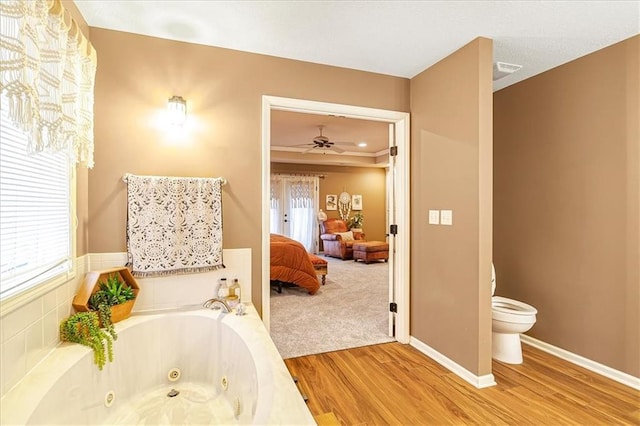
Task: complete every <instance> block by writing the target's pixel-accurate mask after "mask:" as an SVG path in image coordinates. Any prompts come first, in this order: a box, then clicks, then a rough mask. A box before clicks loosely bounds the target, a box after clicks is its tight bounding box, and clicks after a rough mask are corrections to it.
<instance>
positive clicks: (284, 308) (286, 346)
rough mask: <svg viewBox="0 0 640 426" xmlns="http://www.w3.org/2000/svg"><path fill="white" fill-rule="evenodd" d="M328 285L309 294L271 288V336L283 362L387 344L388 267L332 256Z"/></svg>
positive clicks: (302, 291)
mask: <svg viewBox="0 0 640 426" xmlns="http://www.w3.org/2000/svg"><path fill="white" fill-rule="evenodd" d="M321 257H322V258H323V259H325V260H327V261H328V262H329V273H328V274H327V283H326V284H325V285H324V286H321V288H320V290H319V291H318V292H317V293H316V294H314V295H313V296H310V295H309V294H308V293H307V292H306V291H305V290H304V289H301V288H299V287H284V288H283V290H282V294H278V293H277V292H276V291H275V290H274V289H273V288H272V290H271V338H272V339H273V341H274V342H275V344H276V347H277V348H278V351H279V352H280V355H281V356H282V358H284V359H287V358H294V357H298V356H303V355H310V354H316V353H323V352H330V351H336V350H340V349H347V348H355V347H359V346H366V345H373V344H377V343H386V342H391V341H394V340H395V339H394V338H392V337H389V336H387V333H388V328H389V325H388V318H389V285H388V280H389V264H388V263H370V264H368V265H367V264H364V263H362V262H358V263H356V262H353V261H352V260H345V261H343V260H340V259H334V258H330V257H323V256H322V255H321Z"/></svg>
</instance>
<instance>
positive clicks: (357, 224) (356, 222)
mask: <svg viewBox="0 0 640 426" xmlns="http://www.w3.org/2000/svg"><path fill="white" fill-rule="evenodd" d="M363 224H364V215H363V214H362V213H360V212H358V213H356V214H355V215H354V216H353V217H352V218H350V219H349V223H348V225H349V228H350V229H351V230H352V231H354V232H362V225H363Z"/></svg>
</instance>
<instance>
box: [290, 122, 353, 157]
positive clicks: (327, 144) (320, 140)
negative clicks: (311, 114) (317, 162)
mask: <svg viewBox="0 0 640 426" xmlns="http://www.w3.org/2000/svg"><path fill="white" fill-rule="evenodd" d="M323 128H324V126H322V125H320V126H318V129H320V134H319V135H318V136H316V137H315V138H313V139H312V142H311V143H306V144H301V145H298V146H310V147H309V149H306V150H304V151H303V152H302V154H306V153H308V152H310V151H312V150H314V149H317V150H321V151H323V153H324V154H326V151H333V152H336V153H338V154H342V153H343V152H344V150H343V149H340V148H338V147H337V146H336V145H346V146H355V144H354V143H353V142H334V141H331V140H329V138H328V137H326V136H324V135H323V134H322V129H323Z"/></svg>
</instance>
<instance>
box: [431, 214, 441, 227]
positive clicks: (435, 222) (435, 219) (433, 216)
mask: <svg viewBox="0 0 640 426" xmlns="http://www.w3.org/2000/svg"><path fill="white" fill-rule="evenodd" d="M439 224H440V210H429V225H439Z"/></svg>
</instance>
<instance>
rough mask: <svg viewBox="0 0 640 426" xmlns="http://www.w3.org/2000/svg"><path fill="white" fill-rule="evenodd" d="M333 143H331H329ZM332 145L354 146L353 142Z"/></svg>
mask: <svg viewBox="0 0 640 426" xmlns="http://www.w3.org/2000/svg"><path fill="white" fill-rule="evenodd" d="M331 142H333V141H331ZM333 144H334V145H345V146H356V144H355V143H353V142H333Z"/></svg>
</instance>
